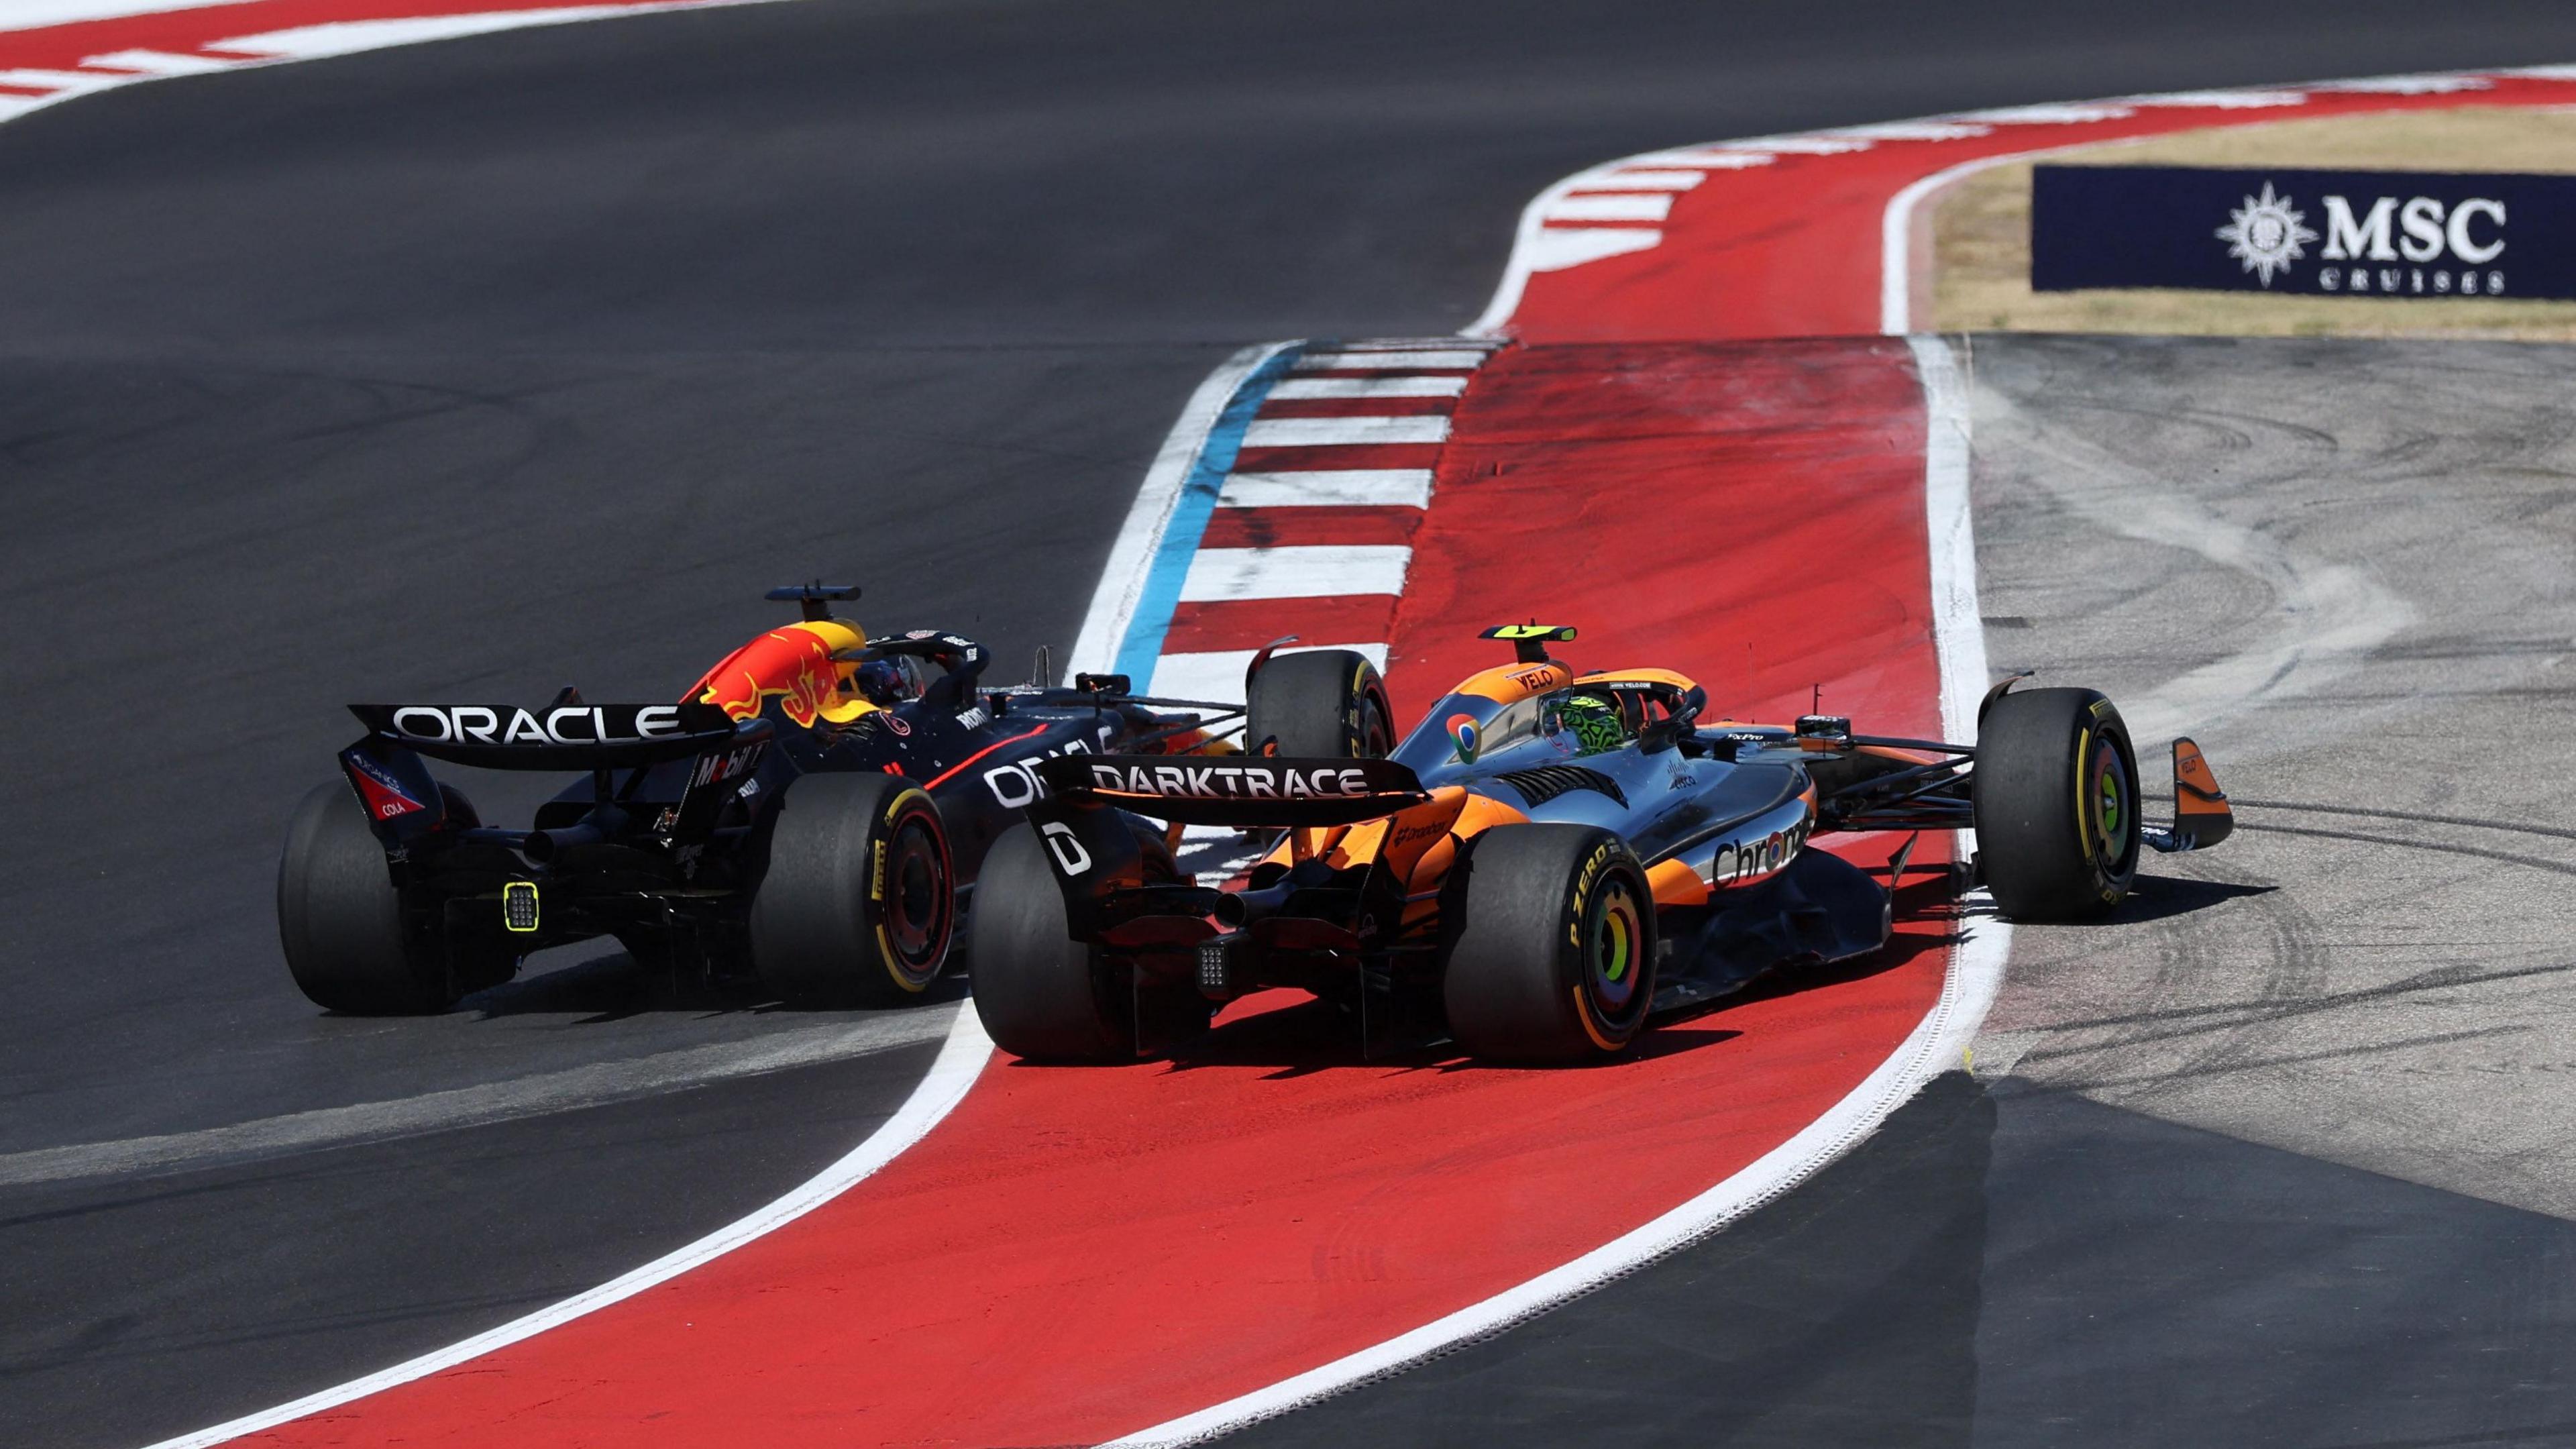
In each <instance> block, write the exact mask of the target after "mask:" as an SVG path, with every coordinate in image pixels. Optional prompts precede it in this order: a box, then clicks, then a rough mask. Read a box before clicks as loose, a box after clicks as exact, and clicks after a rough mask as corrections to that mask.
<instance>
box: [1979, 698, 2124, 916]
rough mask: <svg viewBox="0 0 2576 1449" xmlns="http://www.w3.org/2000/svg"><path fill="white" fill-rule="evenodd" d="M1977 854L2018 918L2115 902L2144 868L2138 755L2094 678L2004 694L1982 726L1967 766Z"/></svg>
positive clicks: (2084, 911)
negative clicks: (2087, 683)
mask: <svg viewBox="0 0 2576 1449" xmlns="http://www.w3.org/2000/svg"><path fill="white" fill-rule="evenodd" d="M1969 782H1970V783H1969V798H1970V800H1971V801H1972V803H1973V804H1974V807H1975V811H1976V816H1975V818H1976V826H1977V859H1978V862H1979V864H1980V866H1981V867H1982V868H1983V870H1984V874H1985V879H1986V887H1987V889H1988V890H1989V891H1991V892H1992V893H1993V895H1994V899H1995V908H1996V909H1997V910H2000V911H2001V912H2003V913H2004V915H2006V916H2008V917H2010V918H2012V919H2013V920H2016V921H2080V920H2090V919H2094V918H2098V917H2100V916H2102V915H2104V914H2106V913H2108V912H2109V911H2110V910H2111V908H2112V907H2114V906H2116V905H2118V904H2119V903H2120V902H2121V901H2122V900H2123V899H2125V898H2126V897H2127V896H2128V894H2129V887H2130V886H2131V884H2133V883H2134V882H2135V881H2136V879H2137V874H2138V845H2139V841H2138V758H2137V752H2136V751H2135V750H2134V749H2132V748H2131V747H2130V744H2129V728H2128V726H2127V725H2126V724H2123V723H2122V722H2121V720H2120V711H2119V710H2118V709H2117V708H2115V707H2113V705H2112V703H2111V701H2110V700H2109V699H2107V698H2105V697H2103V696H2102V695H2101V694H2099V693H2097V692H2096V691H2093V690H2090V689H2030V690H2019V691H2015V692H2013V693H2011V694H2006V695H2003V696H2002V697H2000V698H1998V699H1997V700H1995V702H1994V703H1993V704H1992V705H1990V706H1989V707H1988V708H1987V710H1986V717H1985V718H1984V719H1983V720H1982V721H1980V722H1979V724H1978V728H1977V764H1976V769H1975V771H1974V772H1973V773H1972V774H1971V775H1970V777H1969Z"/></svg>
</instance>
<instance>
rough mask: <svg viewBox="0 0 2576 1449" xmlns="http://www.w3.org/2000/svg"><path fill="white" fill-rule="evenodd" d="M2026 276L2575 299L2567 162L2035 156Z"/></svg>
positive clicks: (2575, 240) (2575, 215) (2054, 280)
mask: <svg viewBox="0 0 2576 1449" xmlns="http://www.w3.org/2000/svg"><path fill="white" fill-rule="evenodd" d="M2030 285H2031V289H2032V290H2033V291H2039V292H2069V291H2078V290H2082V289H2086V288H2094V287H2183V288H2191V289H2195V290H2206V291H2230V292H2233V291H2244V292H2279V293H2293V294H2316V295H2333V296H2367V297H2562V298H2563V297H2576V176H2533V175H2511V174H2492V175H2477V174H2458V173H2447V172H2429V171H2296V170H2286V169H2279V170H2213V169H2205V168H2200V167H2190V166H2039V167H2035V168H2033V169H2032V173H2031V193H2030Z"/></svg>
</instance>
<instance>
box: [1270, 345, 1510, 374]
mask: <svg viewBox="0 0 2576 1449" xmlns="http://www.w3.org/2000/svg"><path fill="white" fill-rule="evenodd" d="M1484 361H1485V353H1484V350H1483V349H1481V348H1479V349H1477V350H1476V351H1473V352H1470V351H1467V350H1466V349H1464V348H1442V349H1439V350H1437V351H1433V350H1431V349H1428V348H1426V349H1424V350H1423V351H1420V352H1309V353H1307V354H1306V355H1305V356H1303V357H1300V358H1298V359H1297V365H1296V366H1295V367H1294V368H1292V369H1291V370H1292V371H1295V372H1451V371H1456V372H1471V371H1473V370H1475V369H1476V368H1477V367H1479V366H1482V365H1483V363H1484Z"/></svg>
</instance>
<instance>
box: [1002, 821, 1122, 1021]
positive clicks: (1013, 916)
mask: <svg viewBox="0 0 2576 1449" xmlns="http://www.w3.org/2000/svg"><path fill="white" fill-rule="evenodd" d="M966 955H967V959H968V961H969V962H970V963H971V969H972V972H973V976H974V982H975V1015H976V1016H977V1017H978V1018H980V1019H981V1020H982V1021H983V1023H984V1034H985V1035H986V1036H989V1037H991V1038H992V1039H993V1044H994V1045H995V1046H998V1047H1000V1048H1001V1049H1002V1050H1004V1051H1006V1052H1009V1053H1010V1054H1011V1055H1013V1056H1016V1057H1024V1058H1027V1059H1028V1060H1030V1061H1038V1062H1125V1061H1133V1060H1134V1059H1135V1057H1136V1022H1135V999H1134V994H1133V992H1134V988H1133V986H1132V985H1131V984H1130V983H1129V981H1128V980H1127V975H1126V973H1125V972H1124V971H1120V970H1116V969H1113V968H1112V967H1111V966H1110V964H1109V963H1108V962H1107V961H1105V960H1104V959H1102V956H1101V953H1100V952H1099V951H1098V950H1096V949H1095V948H1093V947H1092V946H1090V945H1088V944H1086V943H1084V942H1081V941H1076V940H1074V939H1073V935H1072V930H1071V927H1070V926H1069V925H1068V924H1067V917H1066V914H1065V908H1064V888H1063V887H1062V886H1060V885H1058V884H1057V883H1056V878H1055V871H1054V870H1053V869H1052V868H1051V867H1049V866H1048V864H1047V860H1046V843H1045V842H1044V841H1042V840H1040V839H1038V833H1037V830H1036V828H1035V827H1034V826H1030V825H1028V824H1025V823H1023V824H1019V825H1014V826H1012V827H1011V828H1010V829H1009V830H1007V831H1004V832H1003V833H1002V837H1001V838H1000V839H999V840H996V841H994V842H993V849H992V851H991V853H989V854H987V855H986V856H985V857H984V869H983V872H982V873H981V874H980V875H978V876H977V877H976V880H975V916H974V919H973V920H972V921H971V922H970V923H968V926H967V943H966Z"/></svg>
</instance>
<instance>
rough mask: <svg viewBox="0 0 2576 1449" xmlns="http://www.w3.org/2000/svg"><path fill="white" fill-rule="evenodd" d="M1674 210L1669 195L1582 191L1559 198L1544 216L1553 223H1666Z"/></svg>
mask: <svg viewBox="0 0 2576 1449" xmlns="http://www.w3.org/2000/svg"><path fill="white" fill-rule="evenodd" d="M1672 209H1673V198H1672V196H1671V194H1670V193H1669V192H1662V191H1643V192H1635V193H1623V192H1592V191H1578V192H1575V193H1574V194H1572V195H1570V196H1561V197H1558V198H1557V199H1556V200H1555V201H1554V202H1552V203H1550V204H1549V206H1548V208H1547V210H1546V211H1545V212H1544V213H1543V214H1544V215H1545V216H1546V217H1547V219H1548V220H1550V221H1662V220H1663V219H1664V218H1665V217H1666V216H1668V215H1670V214H1671V213H1672Z"/></svg>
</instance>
